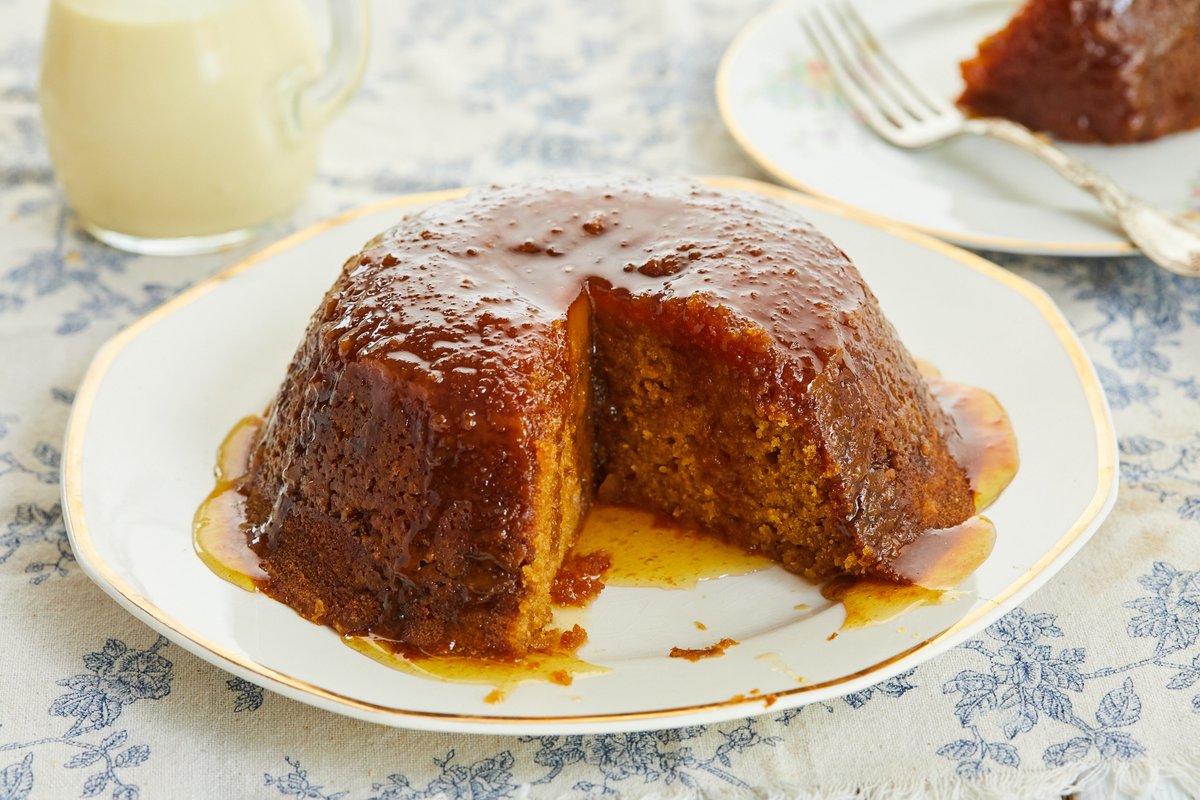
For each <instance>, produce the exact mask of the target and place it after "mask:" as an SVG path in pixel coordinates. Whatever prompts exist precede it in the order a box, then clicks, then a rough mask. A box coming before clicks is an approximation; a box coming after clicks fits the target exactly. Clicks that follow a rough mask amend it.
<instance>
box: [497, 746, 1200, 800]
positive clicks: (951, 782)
mask: <svg viewBox="0 0 1200 800" xmlns="http://www.w3.org/2000/svg"><path fill="white" fill-rule="evenodd" d="M1163 780H1169V781H1173V782H1174V786H1173V787H1172V788H1173V789H1176V790H1178V791H1177V792H1176V793H1175V794H1174V796H1183V797H1193V798H1200V753H1197V754H1196V755H1190V756H1183V757H1176V758H1171V759H1163V758H1155V759H1149V758H1144V759H1129V760H1125V761H1116V760H1110V761H1092V762H1091V763H1087V762H1085V763H1082V764H1079V763H1076V764H1071V765H1069V766H1066V767H1060V768H1057V769H1048V770H1041V771H1037V772H1022V771H1017V770H1011V771H1005V772H992V773H989V774H987V775H983V776H980V777H978V778H974V779H969V780H964V779H962V778H959V777H957V776H955V775H949V776H945V777H939V778H932V779H931V778H923V779H920V780H915V781H909V782H903V781H896V780H895V779H889V780H887V781H886V782H884V781H881V782H879V783H877V784H864V783H854V782H847V783H845V784H842V785H829V784H825V785H820V786H816V785H812V784H809V785H804V784H790V785H788V784H785V785H783V786H780V787H778V788H776V789H774V790H773V791H771V792H770V793H769V794H758V793H755V795H754V796H756V797H762V798H766V799H767V800H1014V799H1015V798H1020V800H1062V798H1063V797H1066V796H1068V795H1070V794H1071V793H1073V792H1079V791H1084V790H1091V792H1093V793H1094V792H1098V793H1099V796H1101V797H1106V798H1112V799H1113V800H1118V799H1119V800H1126V799H1128V800H1134V799H1135V798H1146V797H1149V793H1150V792H1151V791H1152V790H1153V789H1155V787H1156V786H1158V785H1159V782H1160V781H1163ZM541 788H543V787H529V786H523V787H521V790H519V791H518V792H517V793H516V795H515V798H516V799H517V800H524V799H525V798H532V797H538V796H540V795H538V793H537V792H536V791H533V792H531V791H529V790H530V789H541ZM640 788H641V787H639V789H640ZM1160 788H1161V787H1160ZM736 796H740V795H739V794H738V792H737V791H736V790H733V791H729V790H727V789H725V788H723V787H713V786H705V787H702V788H691V787H686V786H681V785H679V784H676V785H675V786H673V787H670V789H667V790H665V791H663V790H660V791H652V792H650V793H649V794H643V793H641V792H640V791H639V792H638V797H639V798H642V800H711V798H714V797H736Z"/></svg>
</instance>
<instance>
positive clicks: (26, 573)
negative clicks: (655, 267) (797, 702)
mask: <svg viewBox="0 0 1200 800" xmlns="http://www.w3.org/2000/svg"><path fill="white" fill-rule="evenodd" d="M756 6H757V4H756V3H738V2H723V1H721V0H695V2H682V0H680V2H666V1H664V2H659V3H642V2H637V0H620V1H614V2H606V3H586V2H572V3H556V4H554V5H549V4H541V3H538V2H534V1H533V0H514V1H513V2H507V3H488V2H483V1H482V0H479V1H478V2H475V1H474V0H453V1H449V0H445V1H443V0H405V2H388V3H382V2H380V3H377V4H376V7H375V10H376V16H377V19H376V24H375V32H374V50H373V55H372V61H371V66H370V70H369V74H368V76H367V80H366V83H365V86H364V88H363V89H362V91H361V93H360V95H359V96H358V98H357V99H356V100H355V102H354V103H353V104H352V106H351V107H350V108H349V110H348V111H347V113H346V114H345V115H344V116H342V117H341V118H340V119H339V120H338V121H337V122H336V123H335V124H334V125H333V126H332V127H331V128H330V130H329V131H328V134H327V136H326V141H325V147H324V152H323V158H322V167H321V170H320V174H319V177H318V180H317V182H316V184H315V185H314V187H313V189H312V191H311V193H310V195H309V199H308V201H307V202H306V204H305V205H304V207H303V208H301V209H300V211H299V212H298V213H297V214H296V215H295V217H294V219H293V220H292V221H291V222H290V223H289V225H290V226H295V227H299V226H303V225H306V224H308V223H311V222H314V221H316V220H319V219H322V218H325V217H327V216H329V215H330V214H332V213H334V212H336V211H338V210H341V209H345V208H347V207H351V206H357V205H361V204H365V203H367V202H370V201H372V200H376V199H379V198H381V197H385V196H388V195H393V194H396V193H402V192H411V191H418V190H427V189H434V188H441V187H447V186H458V185H468V184H474V183H479V182H484V181H503V180H508V179H515V178H523V177H529V176H533V175H543V174H548V173H565V172H598V171H613V172H631V173H704V174H714V173H729V174H741V175H748V176H752V177H761V176H760V175H759V173H758V172H757V171H756V169H755V168H754V167H753V166H752V165H751V164H750V163H749V161H748V160H747V159H746V158H745V157H744V156H743V155H742V154H741V153H740V152H739V151H738V149H737V147H736V146H735V145H734V143H733V141H732V140H731V139H730V137H729V136H728V135H727V133H726V132H725V130H724V128H723V126H722V124H721V121H720V119H719V118H718V116H717V113H716V109H715V104H714V100H713V88H712V87H713V77H714V71H715V69H716V65H717V62H718V58H719V56H720V54H721V52H722V50H723V48H724V47H725V45H726V44H727V43H728V41H729V39H730V38H731V36H732V35H733V34H734V32H735V31H736V30H737V29H738V28H739V26H740V25H741V24H742V23H743V22H744V21H745V20H746V19H747V18H748V16H749V15H750V14H751V13H752V12H753V11H754V10H756ZM44 14H45V3H44V2H17V0H0V659H2V665H0V800H24V799H25V798H44V797H55V798H56V797H76V796H83V797H112V798H115V800H131V799H132V798H136V797H147V798H158V797H171V798H175V797H201V796H204V797H208V796H225V797H237V798H242V797H247V798H252V797H256V798H264V799H265V798H277V797H281V796H283V797H297V798H313V799H314V800H319V799H321V798H347V800H349V799H350V798H379V799H380V800H400V799H401V798H418V797H442V796H445V797H455V798H468V797H469V798H478V799H479V800H482V799H483V798H500V797H521V796H565V797H575V796H587V795H596V794H614V795H620V796H631V797H636V796H651V795H652V796H657V797H675V796H680V797H691V796H730V795H744V796H764V797H766V796H809V795H812V796H828V797H851V796H857V797H876V796H879V797H883V796H905V797H915V796H923V795H934V796H948V797H950V796H953V797H974V796H979V797H985V796H986V797H991V796H1020V797H1057V796H1059V795H1060V794H1061V793H1063V792H1065V791H1067V790H1069V789H1070V788H1071V787H1074V786H1077V785H1081V784H1082V785H1089V784H1090V785H1092V786H1099V787H1108V788H1122V789H1124V790H1126V791H1129V792H1134V791H1137V790H1139V789H1142V788H1145V787H1151V786H1153V785H1155V784H1156V783H1158V782H1160V781H1163V780H1166V779H1171V780H1174V781H1175V785H1177V786H1181V787H1183V789H1184V790H1186V791H1188V792H1189V793H1192V794H1195V793H1197V792H1200V642H1198V638H1200V281H1186V280H1183V279H1180V278H1176V277H1172V276H1170V275H1167V274H1166V273H1164V272H1162V271H1161V270H1158V269H1156V268H1154V267H1153V266H1151V265H1150V264H1149V263H1148V262H1146V261H1145V260H1143V259H1141V258H1139V257H1129V258H1120V259H1097V260H1085V259H1048V258H1013V257H997V259H998V260H1000V261H1001V263H1004V264H1005V265H1006V266H1008V267H1009V268H1010V269H1012V270H1013V271H1014V272H1016V273H1018V274H1020V275H1023V276H1025V277H1027V278H1029V279H1030V280H1033V281H1035V282H1036V283H1038V284H1039V285H1041V286H1042V287H1044V288H1045V289H1046V290H1047V291H1048V292H1049V293H1050V294H1051V295H1052V296H1053V297H1054V299H1055V300H1056V301H1057V302H1058V303H1059V304H1060V305H1061V306H1062V307H1063V309H1064V310H1065V312H1066V314H1067V316H1068V317H1069V318H1070V320H1071V321H1072V323H1073V324H1074V325H1075V327H1076V329H1077V330H1078V331H1079V333H1080V335H1081V337H1082V339H1083V342H1084V344H1085V346H1086V347H1087V349H1088V351H1089V352H1090V354H1091V356H1092V358H1093V359H1094V360H1095V362H1096V365H1097V368H1098V370H1099V374H1100V377H1101V380H1102V382H1103V384H1104V387H1105V390H1106V392H1107V394H1108V399H1109V402H1110V403H1111V405H1112V408H1113V412H1114V414H1115V418H1116V424H1117V427H1118V432H1119V437H1120V450H1121V459H1122V469H1121V477H1122V482H1121V495H1120V499H1119V501H1118V504H1117V507H1116V510H1115V511H1114V512H1113V514H1112V516H1111V518H1110V519H1109V521H1108V522H1107V523H1106V524H1105V525H1104V527H1103V528H1102V529H1101V531H1100V532H1099V533H1098V534H1097V535H1096V537H1095V539H1094V540H1093V541H1092V542H1091V543H1090V544H1089V545H1088V546H1087V547H1086V548H1085V549H1084V551H1083V552H1082V553H1081V554H1080V555H1079V556H1078V557H1077V558H1076V559H1075V560H1074V561H1073V562H1072V563H1071V564H1070V565H1069V566H1068V567H1067V568H1066V569H1064V570H1063V571H1062V572H1061V573H1060V574H1059V575H1058V576H1057V577H1056V578H1054V580H1053V581H1052V582H1051V583H1050V584H1049V585H1048V586H1047V587H1046V588H1044V589H1042V590H1041V591H1039V592H1038V593H1037V594H1035V595H1034V596H1033V597H1031V598H1030V599H1029V601H1028V602H1026V603H1025V604H1024V606H1023V607H1021V608H1018V609H1016V610H1014V611H1012V612H1011V613H1009V614H1008V615H1007V616H1005V617H1004V618H1003V619H1002V620H1001V621H999V622H997V623H996V624H994V625H992V626H991V627H990V628H988V629H987V631H986V632H985V633H984V634H983V635H982V636H980V637H979V638H978V639H976V640H974V641H971V642H968V643H967V644H965V645H963V646H962V647H959V648H957V649H956V650H954V651H952V652H950V653H947V654H946V655H944V656H942V657H940V658H938V659H935V660H933V661H931V662H929V663H927V664H926V665H924V666H921V667H919V668H918V669H916V670H912V671H909V672H906V673H904V674H902V675H900V676H898V677H896V678H893V679H891V680H889V681H886V682H884V683H882V684H880V685H878V686H875V687H874V688H872V689H868V690H865V691H862V692H858V693H855V694H852V695H849V696H847V697H844V698H842V699H839V700H835V701H833V702H831V703H828V704H825V703H818V704H815V705H811V706H808V707H806V708H804V709H801V710H792V711H785V712H778V713H773V714H767V715H765V716H760V717H756V718H754V719H750V720H746V721H741V722H734V723H728V724H724V725H715V726H711V727H707V728H702V727H693V728H684V729H681V730H672V731H662V732H651V733H637V734H628V735H611V736H586V737H571V736H549V737H534V738H515V737H514V738H506V737H492V736H449V735H442V734H430V733H417V732H407V731H398V730H390V729H386V728H382V727H376V726H372V725H368V724H365V723H359V722H354V721H351V720H348V719H344V718H341V717H338V716H335V715H333V714H329V713H325V712H321V711H317V710H315V709H312V708H309V707H307V706H304V705H302V704H299V703H296V702H292V701H290V700H286V699H284V698H282V697H279V696H276V695H273V694H269V693H264V692H263V690H262V689H260V688H259V687H257V686H255V685H253V684H251V683H247V682H245V681H243V680H239V679H236V678H232V677H231V676H229V675H227V674H225V673H223V672H221V671H220V670H218V669H216V668H214V667H212V666H209V665H208V664H206V663H204V662H201V661H199V660H197V659H196V658H193V657H192V656H190V655H189V654H187V653H186V652H184V651H183V650H182V649H181V648H179V647H178V646H175V645H172V644H170V643H169V642H167V641H166V640H165V639H163V638H161V637H159V636H157V635H156V634H155V633H154V632H152V631H151V630H150V629H148V628H146V627H145V626H143V625H141V624H140V623H138V622H136V621H135V620H134V619H133V618H132V617H130V616H129V615H128V614H126V613H125V612H123V611H122V610H121V609H120V608H118V607H117V605H116V604H115V603H113V602H111V601H110V600H109V599H108V598H107V597H106V596H105V595H104V594H103V593H102V592H101V591H100V590H99V589H97V588H96V587H95V586H93V585H92V584H91V582H89V581H88V579H87V578H86V577H85V576H84V575H83V574H82V573H81V572H80V570H79V568H78V567H77V565H76V564H75V561H74V558H73V557H72V554H71V550H70V547H69V545H68V543H67V539H66V533H65V531H64V528H63V522H62V517H61V508H60V505H59V500H58V473H59V467H60V442H61V440H62V436H63V427H64V424H65V420H66V417H67V414H68V411H69V409H70V405H71V402H72V395H73V391H74V389H75V387H76V385H77V384H78V382H79V380H80V377H81V375H82V374H83V371H84V369H85V367H86V365H87V363H88V360H89V359H90V357H91V355H92V353H93V352H94V351H95V350H96V348H97V347H98V346H99V344H100V343H101V342H102V341H104V340H105V339H106V338H107V337H108V336H110V335H111V334H113V333H114V332H115V331H117V330H119V329H120V328H121V327H122V326H124V325H126V324H128V323H129V322H130V321H132V320H134V319H136V318H137V317H138V316H139V315H141V314H143V313H144V312H146V311H148V310H150V309H152V308H154V307H155V306H156V305H157V304H159V303H160V302H162V301H163V300H164V299H166V298H168V297H171V296H172V295H173V294H175V293H176V292H178V291H179V290H180V289H182V288H184V287H186V286H188V285H189V284H191V283H193V282H195V281H197V280H200V279H202V278H204V277H206V276H208V275H210V274H212V273H214V272H216V271H218V270H220V269H222V268H224V267H226V266H228V265H230V264H231V263H233V262H235V261H236V260H239V259H240V258H242V257H243V256H244V255H246V253H247V252H249V251H250V250H251V249H254V248H257V247H259V246H262V245H263V244H265V240H263V241H260V242H258V243H256V244H255V245H254V246H253V248H246V249H244V250H243V251H241V252H234V253H224V254H220V255H215V256H205V257H195V258H181V259H175V260H166V259H154V258H141V257H132V256H128V255H124V254H122V253H119V252H116V251H114V250H110V249H107V248H105V247H103V246H101V245H98V244H97V243H95V242H93V241H91V240H89V239H88V237H87V236H85V235H83V234H82V233H81V232H80V231H79V230H78V229H77V228H76V227H75V225H74V224H73V222H72V218H71V215H70V213H69V211H68V210H67V209H66V208H65V207H64V204H63V199H62V196H61V194H60V193H59V191H58V190H57V189H56V188H55V184H54V180H53V175H52V172H51V167H50V163H49V160H48V157H47V154H46V150H45V147H44V145H43V142H42V138H41V133H40V124H39V121H38V115H37V104H36V74H37V58H38V48H39V39H40V34H41V27H42V22H43V19H44ZM1197 192H1198V197H1197V205H1198V206H1200V189H1198V190H1197ZM284 232H285V231H284V230H283V228H280V230H278V231H275V232H274V233H273V234H272V236H278V235H281V234H282V233H284ZM269 238H271V236H268V237H267V239H269Z"/></svg>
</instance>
